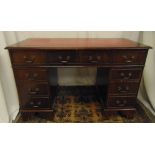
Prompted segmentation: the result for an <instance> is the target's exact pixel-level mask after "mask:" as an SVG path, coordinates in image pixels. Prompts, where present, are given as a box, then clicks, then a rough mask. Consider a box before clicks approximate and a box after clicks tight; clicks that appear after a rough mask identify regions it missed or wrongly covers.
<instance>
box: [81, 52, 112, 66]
mask: <svg viewBox="0 0 155 155" xmlns="http://www.w3.org/2000/svg"><path fill="white" fill-rule="evenodd" d="M110 60H111V59H110V55H109V54H108V52H105V51H102V50H101V51H99V50H89V51H83V52H82V51H81V52H80V61H81V62H82V63H87V64H107V63H110Z"/></svg>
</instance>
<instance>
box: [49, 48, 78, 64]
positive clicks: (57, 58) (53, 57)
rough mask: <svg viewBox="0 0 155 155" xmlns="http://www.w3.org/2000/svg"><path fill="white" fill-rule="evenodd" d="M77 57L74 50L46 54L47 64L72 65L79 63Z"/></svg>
mask: <svg viewBox="0 0 155 155" xmlns="http://www.w3.org/2000/svg"><path fill="white" fill-rule="evenodd" d="M79 61H80V60H79V56H78V55H77V52H76V50H67V51H65V50H57V51H56V50H54V51H53V52H48V54H47V62H48V63H49V64H59V65H60V64H61V65H66V64H73V63H77V62H79Z"/></svg>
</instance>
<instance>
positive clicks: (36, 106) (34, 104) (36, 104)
mask: <svg viewBox="0 0 155 155" xmlns="http://www.w3.org/2000/svg"><path fill="white" fill-rule="evenodd" d="M41 104H42V102H41V101H38V102H37V103H35V102H34V101H31V102H30V105H32V106H33V108H38V107H39V106H40V105H41Z"/></svg>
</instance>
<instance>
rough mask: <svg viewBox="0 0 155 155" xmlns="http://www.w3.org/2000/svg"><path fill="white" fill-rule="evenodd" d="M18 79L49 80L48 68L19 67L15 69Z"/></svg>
mask: <svg viewBox="0 0 155 155" xmlns="http://www.w3.org/2000/svg"><path fill="white" fill-rule="evenodd" d="M14 72H15V76H16V79H17V80H34V81H40V80H42V81H47V80H48V71H47V69H42V68H41V69H38V68H32V69H29V68H20V69H19V68H18V69H15V70H14Z"/></svg>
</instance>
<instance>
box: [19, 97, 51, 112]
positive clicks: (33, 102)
mask: <svg viewBox="0 0 155 155" xmlns="http://www.w3.org/2000/svg"><path fill="white" fill-rule="evenodd" d="M21 108H22V109H31V110H34V109H49V108H51V107H50V100H49V98H31V97H29V98H27V99H26V100H25V101H23V102H22V104H21Z"/></svg>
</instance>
